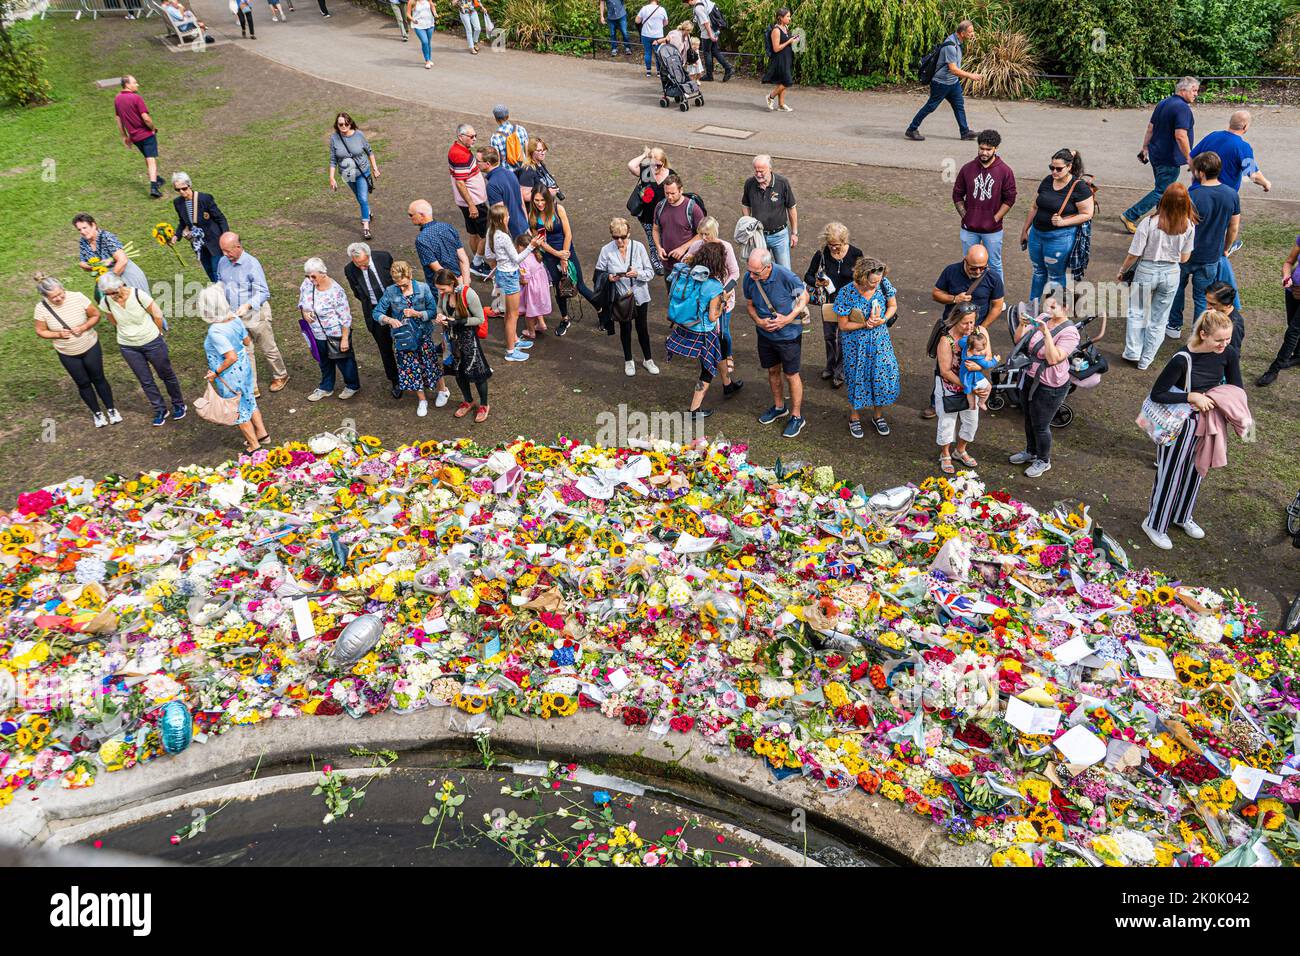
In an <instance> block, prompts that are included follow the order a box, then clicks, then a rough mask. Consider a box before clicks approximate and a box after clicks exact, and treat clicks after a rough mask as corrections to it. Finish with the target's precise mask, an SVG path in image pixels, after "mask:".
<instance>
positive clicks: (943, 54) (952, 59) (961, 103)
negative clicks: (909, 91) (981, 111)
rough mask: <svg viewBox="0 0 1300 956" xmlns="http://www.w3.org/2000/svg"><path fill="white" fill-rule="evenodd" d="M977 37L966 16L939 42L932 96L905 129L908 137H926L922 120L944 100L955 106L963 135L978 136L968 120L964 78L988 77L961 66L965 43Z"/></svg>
mask: <svg viewBox="0 0 1300 956" xmlns="http://www.w3.org/2000/svg"><path fill="white" fill-rule="evenodd" d="M974 39H975V24H973V23H971V22H970V21H969V20H963V21H962V22H961V23H959V24H957V29H956V31H955V32H954V33H952V34H951V35H950V36H949V37H948V38H947V39H946V40H944V41H943V42H942V43H941V44H939V48H938V50H936V51H935V55H936V60H935V70H934V76H933V77H932V78H931V79H930V98H929V99H928V100H926V101H925V105H924V106H922V107H921V108H920V109H919V110H918V111H917V113H916V115H915V116H913V117H912V122H911V123H909V124H908V127H907V130H906V131H905V132H904V133H903V135H904V136H905V137H907V138H908V139H912V140H916V141H917V142H920V141H921V140H923V139H925V137H924V136H922V135H921V132H920V130H921V124H922V123H923V122H925V118H926V117H927V116H929V115H930V114H931V113H933V112H934V111H935V110H937V109H938V108H939V104H940V103H942V102H943V101H944V100H947V101H948V105H949V106H951V107H952V115H953V116H954V117H956V119H957V129H958V131H959V132H960V133H961V138H962V139H974V138H975V136H976V133H975V131H974V130H973V129H971V128H970V126H969V125H968V124H967V123H966V98H965V97H964V96H963V95H962V91H961V81H962V80H970V81H972V82H975V81H978V80H982V79H984V77H983V76H981V75H980V74H979V73H968V72H967V71H966V70H963V69H962V68H961V57H962V52H963V44H966V43H969V42H970V41H971V40H974Z"/></svg>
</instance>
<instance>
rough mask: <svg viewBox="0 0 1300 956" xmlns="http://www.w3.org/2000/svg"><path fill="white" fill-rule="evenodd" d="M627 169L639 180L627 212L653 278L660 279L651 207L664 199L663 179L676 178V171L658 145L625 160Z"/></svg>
mask: <svg viewBox="0 0 1300 956" xmlns="http://www.w3.org/2000/svg"><path fill="white" fill-rule="evenodd" d="M627 169H628V172H630V173H631V174H632V175H633V176H636V177H637V178H638V179H639V180H640V181H641V184H640V185H639V186H638V187H637V189H636V192H634V193H633V194H632V195H631V196H630V197H628V201H627V211H628V212H629V213H631V214H632V215H633V216H635V217H636V218H637V221H638V222H640V223H641V228H642V229H643V230H644V231H645V243H646V251H647V252H649V253H650V264H651V265H653V266H654V270H655V275H660V276H661V275H663V274H664V264H663V262H661V261H660V259H659V253H658V251H657V250H656V249H655V235H654V225H655V207H657V206H658V205H659V201H660V200H661V199H663V198H664V180H666V179H667V178H668V177H669V176H675V175H677V171H676V170H674V169H673V168H672V167H671V166H669V165H668V154H667V153H665V152H664V151H663V149H661V148H660V147H658V146H647V147H646V148H645V149H643V150H642V151H641V153H640V155H638V156H633V157H632V158H631V159H629V160H628V161H627Z"/></svg>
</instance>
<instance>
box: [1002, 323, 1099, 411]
mask: <svg viewBox="0 0 1300 956" xmlns="http://www.w3.org/2000/svg"><path fill="white" fill-rule="evenodd" d="M1037 314H1038V303H1037V302H1030V303H1024V302H1021V303H1020V304H1019V305H1017V306H1016V307H1015V308H1013V309H1008V310H1007V313H1006V316H1007V328H1008V332H1009V333H1010V335H1011V338H1012V339H1013V340H1014V339H1015V335H1016V327H1017V326H1019V325H1020V322H1021V318H1022V317H1026V316H1028V317H1032V316H1034V315H1037ZM1098 320H1100V322H1101V326H1100V328H1099V329H1098V330H1097V333H1096V335H1092V334H1091V333H1090V332H1089V328H1090V327H1091V326H1092V324H1093V323H1094V322H1097V321H1098ZM1073 325H1074V327H1075V328H1076V329H1078V330H1079V345H1078V347H1077V348H1076V349H1075V350H1074V351H1073V352H1071V353H1070V391H1069V394H1070V395H1073V394H1074V391H1075V389H1079V388H1084V389H1087V388H1095V387H1096V386H1097V385H1098V384H1099V383H1100V382H1101V377H1102V376H1103V375H1105V374H1106V372H1107V371H1108V369H1109V367H1110V366H1109V364H1108V363H1107V361H1106V358H1105V356H1103V355H1102V354H1101V350H1100V349H1098V348H1097V345H1096V343H1097V341H1098V340H1099V339H1100V338H1101V337H1102V336H1103V335H1105V334H1106V316H1105V315H1093V316H1087V317H1084V318H1077V319H1075V320H1074V322H1073ZM1032 338H1033V333H1030V334H1028V335H1026V336H1025V337H1024V338H1022V339H1021V340H1020V341H1019V342H1016V345H1015V348H1013V349H1012V350H1011V353H1010V354H1009V355H1008V356H1007V357H1006V359H1004V360H1003V361H1002V362H1000V363H999V364H998V365H996V366H995V367H993V368H992V369H990V370H989V372H988V377H989V382H990V384H991V386H992V387H991V389H990V391H989V394H988V397H987V399H986V401H987V407H988V410H989V411H991V412H996V411H1000V410H1001V409H1003V408H1005V407H1006V406H1007V405H1011V406H1012V407H1014V408H1019V407H1020V404H1021V403H1020V386H1021V383H1022V382H1023V381H1024V378H1025V375H1026V374H1027V370H1028V368H1029V366H1030V365H1032V364H1034V362H1035V361H1036V360H1035V359H1034V357H1033V356H1032V355H1030V354H1029V341H1030V339H1032ZM1072 421H1074V409H1072V408H1071V407H1070V404H1069V401H1068V398H1067V401H1064V402H1062V403H1061V407H1060V409H1059V410H1058V411H1057V413H1056V417H1054V418H1053V419H1052V427H1053V428H1065V427H1066V426H1067V425H1069V424H1070V422H1072Z"/></svg>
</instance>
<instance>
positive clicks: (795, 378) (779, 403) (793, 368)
mask: <svg viewBox="0 0 1300 956" xmlns="http://www.w3.org/2000/svg"><path fill="white" fill-rule="evenodd" d="M747 268H748V271H747V272H746V273H745V283H744V290H745V298H746V299H747V300H749V301H748V302H747V303H746V308H747V309H748V310H749V317H750V318H751V319H753V320H754V324H755V325H756V326H757V327H758V364H759V365H761V366H762V367H763V368H764V369H766V370H767V380H768V384H770V385H771V386H772V407H771V408H769V409H768V410H767V411H765V412H764V413H763V414H762V415H760V416H758V420H759V422H760V423H761V424H763V425H770V424H772V422H774V421H776V420H777V419H778V418H784V417H785V416H787V415H789V416H790V420H789V421H788V422H786V423H785V429H784V430H783V431H782V432H781V435H782V437H783V438H794V437H796V436H797V435H798V434H799V433H800V432H801V431H803V426H804V420H803V415H802V414H801V413H802V411H803V379H801V378H800V377H799V356H800V345H801V339H800V336H801V335H803V312H804V308H805V306H807V305H808V290H807V288H805V287H804V284H803V280H802V279H800V278H799V277H798V276H797V275H795V274H794V273H793V272H791V271H790V270H789V269H787V268H786V267H785V266H782V265H778V264H776V263H775V262H773V260H772V253H771V252H770V251H768V250H767V249H755V250H754V251H753V252H752V253H750V256H749V262H748V265H747ZM787 381H788V382H789V383H790V405H789V407H787V406H786V403H785V383H786V382H787Z"/></svg>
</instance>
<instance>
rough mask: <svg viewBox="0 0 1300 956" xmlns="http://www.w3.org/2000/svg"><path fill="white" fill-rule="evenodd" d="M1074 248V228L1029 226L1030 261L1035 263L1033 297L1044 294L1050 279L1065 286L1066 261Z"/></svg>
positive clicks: (1032, 284)
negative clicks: (1041, 228) (1042, 229)
mask: <svg viewBox="0 0 1300 956" xmlns="http://www.w3.org/2000/svg"><path fill="white" fill-rule="evenodd" d="M1072 248H1074V230H1073V229H1048V230H1046V231H1040V230H1039V228H1038V227H1037V226H1030V227H1029V261H1030V262H1032V263H1033V264H1034V278H1033V281H1032V282H1031V283H1030V286H1029V297H1030V298H1031V299H1037V298H1038V297H1039V296H1040V295H1042V294H1043V287H1044V286H1046V285H1047V283H1048V281H1051V282H1052V283H1054V284H1055V285H1058V286H1060V287H1061V288H1062V289H1064V288H1065V263H1066V260H1067V259H1068V258H1069V257H1070V250H1071V249H1072Z"/></svg>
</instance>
